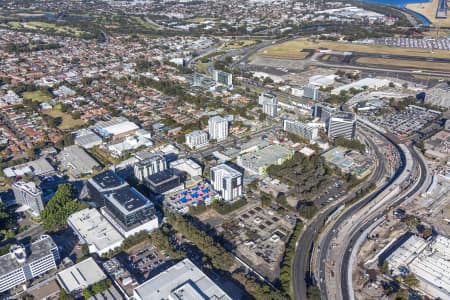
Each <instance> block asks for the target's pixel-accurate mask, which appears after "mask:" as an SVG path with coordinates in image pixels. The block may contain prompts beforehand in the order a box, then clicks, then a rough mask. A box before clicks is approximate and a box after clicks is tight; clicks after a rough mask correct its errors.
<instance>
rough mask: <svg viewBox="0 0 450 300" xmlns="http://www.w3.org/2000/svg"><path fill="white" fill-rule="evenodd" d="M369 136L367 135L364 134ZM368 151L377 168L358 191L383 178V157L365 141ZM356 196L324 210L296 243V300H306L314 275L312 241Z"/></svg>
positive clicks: (371, 143) (294, 281)
mask: <svg viewBox="0 0 450 300" xmlns="http://www.w3.org/2000/svg"><path fill="white" fill-rule="evenodd" d="M365 135H366V136H369V135H368V134H365ZM367 141H368V143H369V146H370V149H372V150H373V151H374V154H375V156H376V157H377V166H376V168H375V170H374V172H373V174H372V176H371V178H370V179H369V180H367V181H366V182H365V183H364V184H363V186H362V187H360V189H365V188H367V187H368V186H369V185H370V184H372V183H379V182H382V180H383V178H384V177H385V171H386V160H385V158H384V155H383V154H382V153H381V152H380V150H379V149H378V146H377V145H375V143H374V142H373V141H372V140H370V139H367ZM355 196H356V190H354V191H352V192H351V193H350V194H349V195H347V196H346V197H345V199H344V200H343V201H339V202H338V203H335V204H333V205H331V206H330V207H328V208H326V209H325V210H324V211H322V212H321V213H319V214H318V215H317V216H316V217H315V218H314V219H313V220H312V221H311V222H310V223H309V224H307V226H305V229H304V232H303V234H302V235H301V237H300V239H299V241H298V244H297V245H298V247H297V250H296V253H295V257H294V263H293V272H292V279H291V282H292V285H293V291H294V298H295V299H298V300H302V299H306V298H307V295H306V291H307V286H308V284H311V281H312V278H313V276H314V274H313V273H312V271H313V270H311V260H312V251H313V246H314V241H315V240H316V239H317V237H318V235H319V233H320V231H321V229H322V227H323V226H324V224H325V222H326V221H327V219H328V217H329V215H330V214H332V213H333V212H334V211H335V210H336V209H337V208H338V207H339V206H341V205H342V204H344V203H347V202H349V201H351V200H352V199H353V198H354V197H355Z"/></svg>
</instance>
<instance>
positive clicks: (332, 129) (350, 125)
mask: <svg viewBox="0 0 450 300" xmlns="http://www.w3.org/2000/svg"><path fill="white" fill-rule="evenodd" d="M355 131H356V119H355V115H354V114H353V113H343V112H342V113H334V114H333V115H332V117H331V118H330V119H329V120H328V124H327V134H328V137H330V138H332V139H335V138H338V137H344V138H346V139H353V138H354V137H355Z"/></svg>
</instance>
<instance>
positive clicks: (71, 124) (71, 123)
mask: <svg viewBox="0 0 450 300" xmlns="http://www.w3.org/2000/svg"><path fill="white" fill-rule="evenodd" d="M44 113H45V114H47V115H49V116H52V117H54V118H58V117H59V118H61V119H62V122H61V124H60V125H59V126H58V128H59V129H61V130H68V129H75V128H78V127H80V126H82V125H84V123H85V122H84V121H83V120H81V119H77V120H75V119H74V118H72V116H71V115H70V114H67V113H64V112H62V111H61V110H59V109H58V107H57V106H55V107H54V108H53V109H51V110H48V111H45V112H44Z"/></svg>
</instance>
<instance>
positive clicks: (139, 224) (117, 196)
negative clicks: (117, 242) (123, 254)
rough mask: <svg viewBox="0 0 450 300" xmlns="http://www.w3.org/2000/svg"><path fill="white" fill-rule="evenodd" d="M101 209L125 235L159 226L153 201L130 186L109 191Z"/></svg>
mask: <svg viewBox="0 0 450 300" xmlns="http://www.w3.org/2000/svg"><path fill="white" fill-rule="evenodd" d="M101 211H102V213H103V215H104V216H105V218H106V219H107V220H108V221H109V222H110V223H111V224H112V225H113V226H114V227H115V228H116V229H117V230H118V231H119V232H120V233H121V234H122V235H123V236H124V237H128V236H130V235H133V234H136V233H138V232H139V231H142V230H146V231H152V230H154V229H156V228H158V218H157V216H156V214H155V208H154V206H153V203H151V202H150V200H149V199H147V198H146V197H145V196H144V195H142V194H141V193H139V192H138V191H137V190H136V189H134V188H132V187H129V186H127V187H124V188H122V189H119V190H116V191H113V192H111V193H107V194H106V195H105V206H104V207H103V208H102V209H101Z"/></svg>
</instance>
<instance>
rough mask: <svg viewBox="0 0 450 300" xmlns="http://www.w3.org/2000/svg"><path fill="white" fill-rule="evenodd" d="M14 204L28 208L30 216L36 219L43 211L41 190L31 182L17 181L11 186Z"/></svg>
mask: <svg viewBox="0 0 450 300" xmlns="http://www.w3.org/2000/svg"><path fill="white" fill-rule="evenodd" d="M12 190H13V193H14V198H15V202H16V203H17V204H21V205H24V206H26V207H27V208H29V211H30V212H31V214H32V215H33V216H35V217H38V216H39V215H40V214H41V211H42V210H44V199H43V195H42V190H41V189H40V188H39V187H38V186H36V184H35V183H34V182H32V181H30V182H24V181H17V182H15V183H13V184H12Z"/></svg>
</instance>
